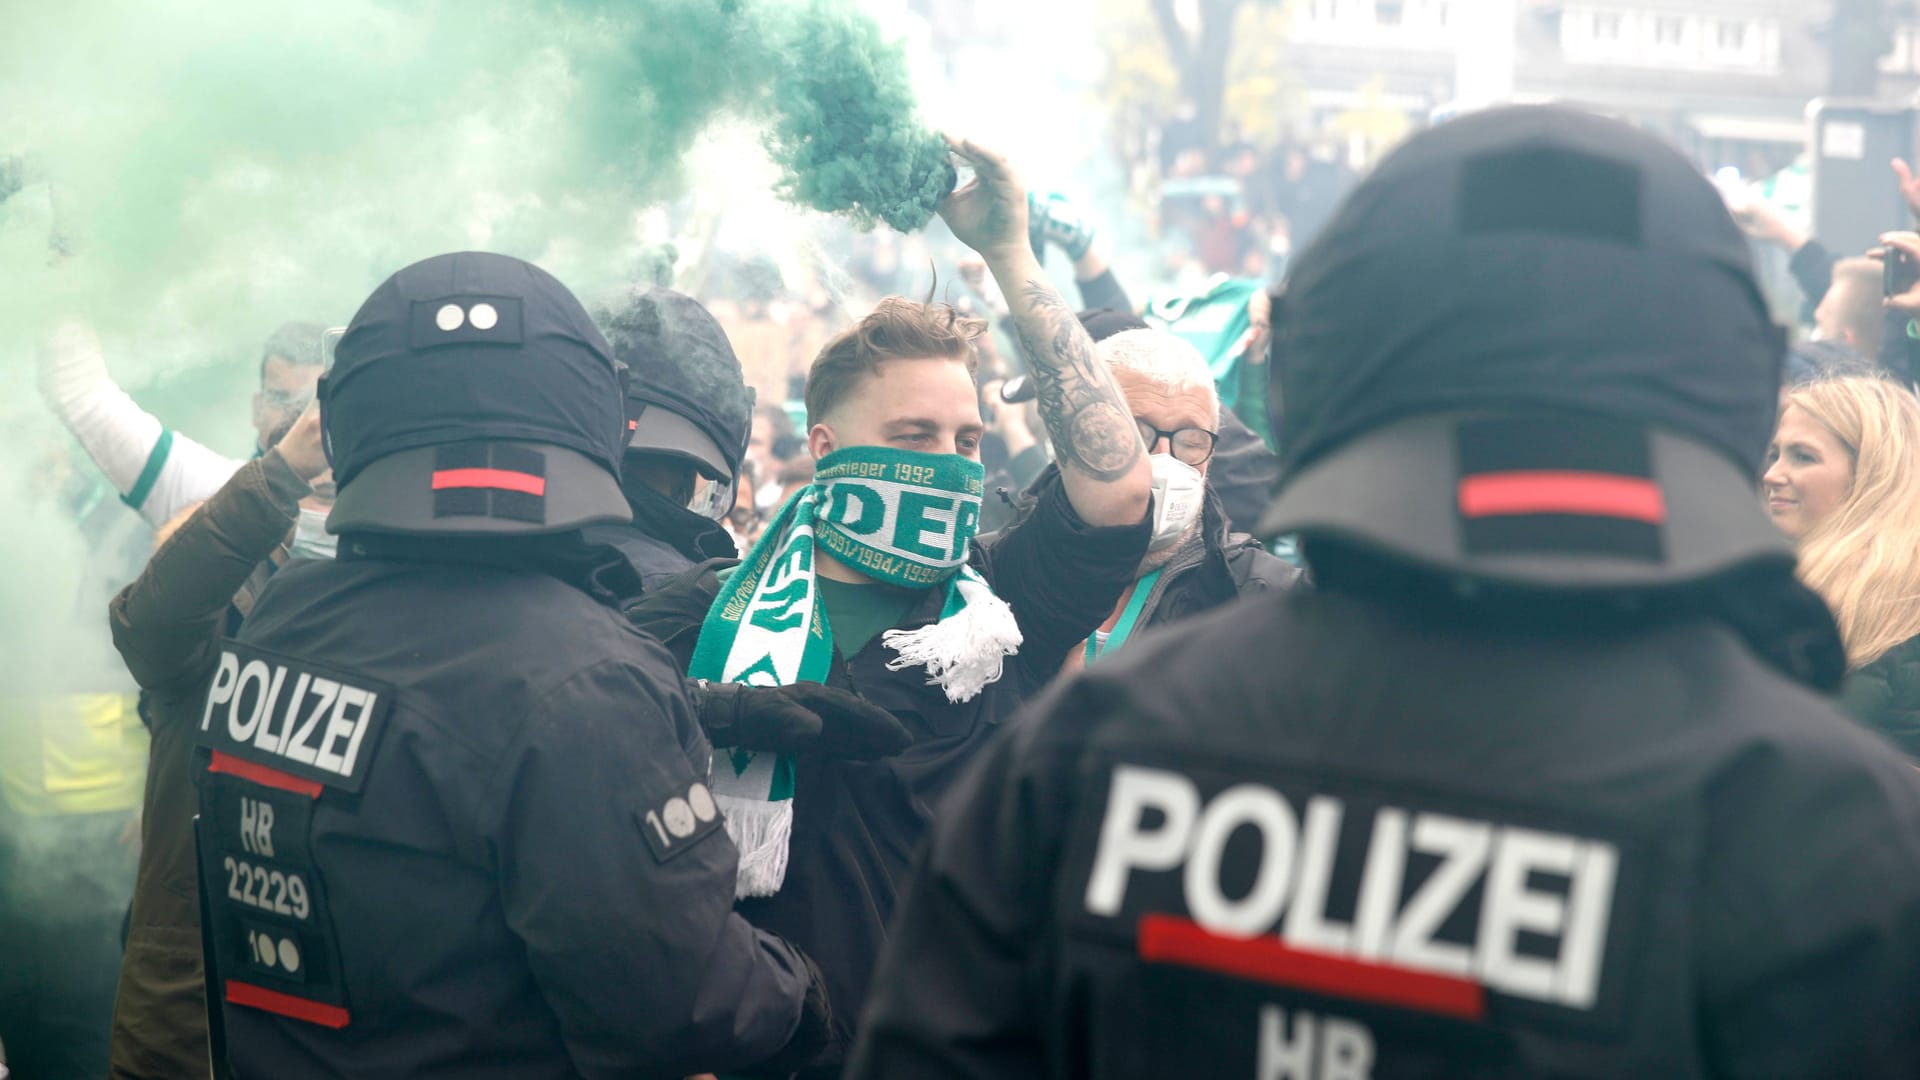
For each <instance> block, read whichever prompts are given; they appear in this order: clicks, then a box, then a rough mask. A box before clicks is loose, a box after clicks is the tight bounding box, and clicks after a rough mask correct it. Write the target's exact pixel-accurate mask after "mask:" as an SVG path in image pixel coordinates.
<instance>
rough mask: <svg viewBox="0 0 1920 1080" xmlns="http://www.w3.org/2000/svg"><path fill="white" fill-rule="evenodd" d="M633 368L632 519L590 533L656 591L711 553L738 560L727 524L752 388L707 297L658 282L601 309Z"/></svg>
mask: <svg viewBox="0 0 1920 1080" xmlns="http://www.w3.org/2000/svg"><path fill="white" fill-rule="evenodd" d="M595 321H596V322H597V323H598V324H599V326H600V328H601V329H602V330H603V331H604V332H605V333H606V335H607V341H608V343H609V344H611V345H612V347H613V355H614V358H615V359H616V360H618V361H620V362H621V363H622V364H624V365H626V368H627V372H628V377H627V379H626V381H625V383H626V385H625V394H626V409H627V426H628V428H629V429H630V430H631V432H632V438H631V439H630V441H629V442H628V444H627V452H626V460H625V462H624V465H623V467H622V469H621V474H620V486H621V488H622V489H623V490H624V491H625V493H626V497H627V505H628V507H629V508H630V509H631V510H632V511H633V521H632V522H631V523H630V524H626V525H601V526H594V527H592V528H591V529H589V530H588V533H587V535H588V536H589V537H590V538H594V539H600V540H604V541H605V542H606V543H608V544H611V545H612V546H613V547H615V548H618V549H619V551H620V553H621V554H623V555H625V556H626V557H627V561H628V562H630V563H632V564H633V568H634V569H635V570H636V571H638V572H639V574H640V578H641V582H642V584H643V585H645V586H647V587H649V588H652V587H657V586H658V585H659V584H660V583H661V582H664V581H665V580H667V579H669V578H672V577H674V576H675V575H677V574H680V573H683V572H685V571H686V570H688V569H691V568H692V567H693V565H694V564H695V563H700V562H705V561H707V560H709V559H733V558H737V557H738V556H739V551H738V550H737V549H736V548H735V547H734V543H733V538H732V537H730V536H728V535H727V531H726V530H725V529H724V528H721V526H720V521H721V519H722V518H724V517H725V516H726V514H727V511H729V510H732V509H733V496H734V489H735V487H736V486H737V485H738V483H739V479H740V461H741V458H743V457H744V456H745V455H746V452H747V436H748V433H749V432H750V430H751V428H752V425H753V388H752V387H750V386H748V385H747V382H746V378H745V377H744V376H743V375H742V374H741V370H740V360H739V358H738V357H736V356H735V355H734V352H733V345H732V343H731V342H729V341H728V340H727V334H726V331H725V330H723V329H721V327H720V323H719V322H718V321H716V320H715V319H714V317H713V315H712V314H711V313H709V312H708V311H707V309H706V308H704V307H702V306H701V305H700V302H699V301H697V300H695V299H694V298H693V297H691V296H688V295H686V294H685V293H681V292H675V291H674V290H672V289H666V288H660V287H658V286H655V287H652V288H648V289H631V290H628V291H627V292H625V293H623V294H622V295H620V296H619V297H617V298H615V299H614V300H613V301H611V302H610V303H608V304H606V305H604V307H603V308H601V309H598V310H597V312H596V319H595Z"/></svg>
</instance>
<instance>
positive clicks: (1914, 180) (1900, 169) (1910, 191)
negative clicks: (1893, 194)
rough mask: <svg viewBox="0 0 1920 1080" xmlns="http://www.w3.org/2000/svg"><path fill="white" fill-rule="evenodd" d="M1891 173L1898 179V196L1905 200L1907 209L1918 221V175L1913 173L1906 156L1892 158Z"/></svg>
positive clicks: (1919, 200)
mask: <svg viewBox="0 0 1920 1080" xmlns="http://www.w3.org/2000/svg"><path fill="white" fill-rule="evenodd" d="M1893 175H1894V177H1895V178H1897V179H1898V180H1899V181H1900V197H1901V198H1903V199H1905V200H1906V201H1907V210H1908V211H1909V212H1910V213H1912V214H1913V220H1914V221H1915V222H1920V176H1915V175H1914V174H1913V166H1911V165H1908V164H1907V159H1906V158H1894V159H1893Z"/></svg>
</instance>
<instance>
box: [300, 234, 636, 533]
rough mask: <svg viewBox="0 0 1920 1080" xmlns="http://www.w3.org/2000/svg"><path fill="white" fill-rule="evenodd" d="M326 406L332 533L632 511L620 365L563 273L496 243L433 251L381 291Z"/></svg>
mask: <svg viewBox="0 0 1920 1080" xmlns="http://www.w3.org/2000/svg"><path fill="white" fill-rule="evenodd" d="M320 406H321V414H322V421H323V424H324V428H325V433H326V439H327V447H328V453H329V457H330V458H331V460H332V462H333V469H334V479H335V482H336V483H337V484H338V485H339V496H338V498H337V499H336V500H335V502H334V505H333V512H332V514H331V515H330V516H329V517H328V519H327V528H328V530H329V531H331V532H335V533H346V532H385V533H402V534H452V535H488V534H528V533H553V532H563V531H567V530H571V529H577V528H579V527H581V526H583V525H588V524H592V523H596V522H622V521H628V520H631V512H630V511H629V509H628V507H627V502H626V499H625V498H624V497H623V496H622V494H621V492H620V484H619V469H620V454H621V448H622V444H623V442H624V441H625V418H624V416H623V415H622V413H621V408H620V378H619V374H618V370H617V366H616V364H615V363H614V359H613V354H612V351H611V350H610V349H609V348H608V346H607V343H606V339H605V338H603V337H602V336H601V335H600V331H599V330H598V329H596V328H595V327H594V325H593V320H592V319H590V318H589V317H588V316H587V312H586V310H585V309H584V308H583V307H582V306H581V305H580V302H579V300H577V299H575V298H574V295H573V294H572V293H571V292H568V291H567V288H566V286H564V285H562V284H561V283H560V282H559V281H557V280H556V279H555V278H554V277H553V276H552V275H551V274H548V273H547V272H546V271H544V270H542V269H540V268H539V267H537V266H534V265H533V264H532V263H529V262H524V261H522V260H520V259H515V258H510V257H508V256H505V255H495V254H489V253H486V252H473V251H466V252H457V253H454V254H450V255H436V256H434V257H433V258H430V259H425V260H422V261H420V262H417V263H414V264H413V265H412V266H409V267H407V268H406V269H404V270H401V271H400V272H399V273H396V274H394V275H393V276H392V277H390V278H388V279H387V280H386V281H385V282H383V283H382V284H381V285H380V287H379V288H377V289H375V290H374V291H373V295H372V296H369V297H368V298H367V300H366V302H365V303H364V304H362V305H361V306H360V310H359V311H358V312H357V313H355V315H354V317H353V322H352V323H351V324H350V325H349V326H348V327H347V330H346V333H345V335H344V336H343V337H342V338H341V339H340V342H339V344H338V345H337V346H336V347H335V349H334V354H333V362H332V365H331V366H330V367H329V368H328V370H327V372H326V374H325V375H324V376H323V377H322V379H321V382H320Z"/></svg>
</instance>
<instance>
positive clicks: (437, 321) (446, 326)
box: [433, 304, 467, 333]
mask: <svg viewBox="0 0 1920 1080" xmlns="http://www.w3.org/2000/svg"><path fill="white" fill-rule="evenodd" d="M466 321H467V313H466V312H464V311H461V310H460V305H459V304H442V305H440V310H439V311H436V312H434V313H433V325H435V326H437V327H439V328H440V329H442V330H445V331H447V332H448V333H452V332H453V331H455V330H458V329H460V327H461V325H462V324H463V323H465V322H466Z"/></svg>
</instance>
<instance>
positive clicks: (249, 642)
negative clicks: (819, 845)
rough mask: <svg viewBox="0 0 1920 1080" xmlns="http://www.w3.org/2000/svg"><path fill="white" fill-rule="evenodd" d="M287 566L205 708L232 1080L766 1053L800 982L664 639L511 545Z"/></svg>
mask: <svg viewBox="0 0 1920 1080" xmlns="http://www.w3.org/2000/svg"><path fill="white" fill-rule="evenodd" d="M341 546H342V548H343V552H344V553H345V554H344V557H343V559H342V561H338V562H333V561H314V562H302V563H295V564H292V565H290V566H289V567H288V568H287V569H285V570H284V571H283V572H281V573H280V574H278V575H276V576H275V577H274V579H273V581H272V583H271V584H270V585H269V586H268V587H267V589H266V591H265V593H264V594H263V595H262V596H261V597H260V601H259V603H258V605H257V606H256V607H255V608H254V610H253V612H252V614H251V615H250V616H249V617H248V619H247V621H246V623H245V625H244V627H243V628H242V630H241V632H240V634H239V638H238V640H237V641H232V642H229V643H227V644H226V645H225V646H224V652H223V654H222V656H221V660H220V669H219V671H218V672H217V673H216V675H215V677H214V679H213V683H212V686H211V690H210V693H209V698H208V704H207V707H206V711H205V713H204V715H203V717H202V719H201V729H202V730H201V734H200V739H201V743H202V748H201V749H199V750H198V751H197V753H198V755H199V761H198V764H197V766H196V771H197V780H198V782H199V785H200V814H201V826H200V828H201V834H200V852H201V860H200V861H201V885H202V890H203V895H204V896H205V897H206V899H207V901H208V903H209V905H210V908H211V933H212V936H213V939H214V942H215V946H216V957H217V966H218V980H217V981H216V982H215V983H214V985H215V988H216V990H217V992H218V993H219V994H220V996H221V998H222V999H223V1000H224V1002H225V1007H224V1010H223V1013H224V1019H225V1024H226V1030H227V1040H228V1046H229V1050H230V1058H231V1060H232V1062H233V1065H234V1068H235V1073H236V1075H238V1076H240V1077H243V1078H253V1077H261V1078H265V1077H272V1078H276V1080H277V1078H282V1077H309V1076H313V1077H318V1076H328V1077H339V1076H353V1077H382V1076H389V1077H399V1076H462V1077H503V1078H505V1077H512V1078H515V1080H518V1078H523V1077H554V1078H560V1077H614V1076H618V1077H634V1076H644V1077H671V1078H678V1077H683V1076H686V1075H688V1074H690V1073H699V1072H704V1071H708V1070H714V1069H728V1068H734V1067H739V1066H745V1065H749V1064H751V1063H753V1062H755V1061H758V1060H760V1059H762V1058H765V1057H766V1056H768V1055H769V1054H772V1053H774V1052H776V1051H778V1050H780V1049H781V1048H782V1046H783V1045H784V1044H785V1043H786V1042H787V1040H788V1038H789V1036H790V1035H791V1034H792V1033H793V1032H794V1030H795V1028H796V1024H797V1023H798V1022H799V1018H800V1009H801V1002H802V997H803V994H804V993H805V990H806V986H807V978H806V976H805V974H804V968H803V964H802V962H801V960H800V958H799V957H798V956H796V954H795V953H794V952H793V950H792V949H791V948H790V947H789V946H788V945H786V944H784V943H782V942H780V941H778V940H777V939H774V938H772V937H770V936H768V935H766V934H764V933H761V932H760V931H757V930H755V929H753V928H752V927H751V926H750V925H748V924H747V923H746V922H745V921H744V920H743V919H741V918H739V917H738V916H737V915H735V914H733V912H732V900H733V879H734V870H735V863H736V861H737V853H736V851H735V849H734V847H733V844H732V842H731V841H730V840H729V839H728V838H727V836H726V833H725V830H724V828H722V825H721V820H720V817H719V814H718V812H717V810H716V808H715V807H714V805H713V800H712V797H711V795H710V793H709V792H708V791H707V789H706V787H705V784H704V781H705V778H706V775H707V768H708V762H709V756H710V749H709V747H708V744H707V741H706V738H705V736H704V735H703V734H702V732H701V730H700V727H699V725H698V723H697V721H696V718H695V716H694V713H693V710H692V708H691V705H690V703H689V700H688V697H687V693H686V686H685V684H684V682H683V681H682V679H681V677H680V675H679V673H678V672H677V671H676V670H675V668H674V664H673V662H672V660H671V658H670V657H669V656H668V655H667V653H666V652H665V651H664V650H662V649H661V648H660V646H659V645H658V644H657V643H656V642H653V641H651V640H649V639H648V638H646V637H645V636H644V635H642V634H639V633H637V632H636V631H634V629H633V628H632V627H631V626H630V625H628V624H627V622H626V621H625V620H624V619H622V618H620V616H619V615H618V614H617V613H616V612H615V611H613V610H611V609H609V608H608V607H605V606H603V605H602V604H600V603H597V602H596V601H595V600H594V599H593V598H592V597H590V596H589V595H588V594H587V593H586V592H584V591H582V590H581V589H579V588H575V587H573V586H572V585H569V584H566V583H564V582H562V581H561V580H559V579H557V578H555V577H554V576H551V575H550V574H548V573H545V572H540V571H536V570H532V569H520V568H514V567H511V566H502V565H478V564H461V563H435V562H425V561H416V560H412V559H405V558H390V557H364V558H356V557H354V556H355V551H354V549H355V547H356V546H357V545H356V544H352V543H349V541H348V540H345V539H343V541H342V545H341Z"/></svg>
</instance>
